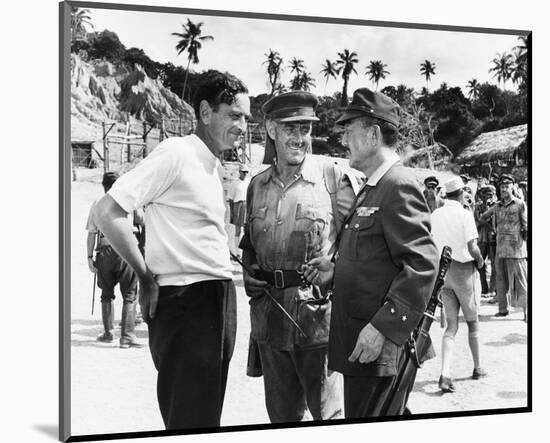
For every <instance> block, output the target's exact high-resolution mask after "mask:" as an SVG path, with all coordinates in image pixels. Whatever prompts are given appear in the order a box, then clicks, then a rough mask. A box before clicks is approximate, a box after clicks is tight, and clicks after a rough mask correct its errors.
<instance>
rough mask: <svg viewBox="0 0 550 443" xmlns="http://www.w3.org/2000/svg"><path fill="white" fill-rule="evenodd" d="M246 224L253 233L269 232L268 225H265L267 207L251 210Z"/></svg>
mask: <svg viewBox="0 0 550 443" xmlns="http://www.w3.org/2000/svg"><path fill="white" fill-rule="evenodd" d="M248 224H249V225H250V229H251V231H252V232H253V233H262V232H267V231H269V224H268V223H267V206H266V207H263V208H258V209H254V210H252V211H251V213H250V216H249V218H248Z"/></svg>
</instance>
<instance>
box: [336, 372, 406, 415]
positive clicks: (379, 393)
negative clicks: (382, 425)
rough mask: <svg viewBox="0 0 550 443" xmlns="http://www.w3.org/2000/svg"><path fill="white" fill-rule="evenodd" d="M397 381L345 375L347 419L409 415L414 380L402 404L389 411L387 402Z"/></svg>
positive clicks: (391, 378) (387, 378)
mask: <svg viewBox="0 0 550 443" xmlns="http://www.w3.org/2000/svg"><path fill="white" fill-rule="evenodd" d="M395 381H396V378H395V377H374V376H373V377H368V376H359V377H352V376H347V375H344V411H345V413H346V418H363V417H381V416H384V415H409V414H410V413H411V412H410V411H409V409H408V408H407V407H406V404H407V400H408V398H409V394H410V392H411V390H412V387H413V385H414V380H413V382H412V383H411V385H410V386H408V387H407V389H406V393H407V395H406V396H405V397H404V398H403V399H402V404H400V405H398V406H396V405H393V407H392V408H391V409H392V410H391V411H389V412H387V411H388V409H387V408H388V406H387V405H386V401H387V400H388V396H389V394H390V392H391V390H392V389H393V387H394V383H395Z"/></svg>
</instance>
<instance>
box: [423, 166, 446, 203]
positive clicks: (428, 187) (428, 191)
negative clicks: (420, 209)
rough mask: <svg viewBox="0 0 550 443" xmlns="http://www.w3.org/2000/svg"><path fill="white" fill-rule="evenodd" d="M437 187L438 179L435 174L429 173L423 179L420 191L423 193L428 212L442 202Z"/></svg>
mask: <svg viewBox="0 0 550 443" xmlns="http://www.w3.org/2000/svg"><path fill="white" fill-rule="evenodd" d="M438 187H439V180H438V179H437V178H436V177H435V176H433V175H430V176H429V177H426V179H425V180H424V190H423V191H422V193H423V194H424V198H425V199H426V202H427V203H428V207H429V208H430V212H433V211H434V210H436V209H437V208H440V207H441V206H443V204H444V201H443V199H442V198H441V197H440V196H439V195H438V194H439V191H438Z"/></svg>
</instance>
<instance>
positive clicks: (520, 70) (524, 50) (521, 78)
mask: <svg viewBox="0 0 550 443" xmlns="http://www.w3.org/2000/svg"><path fill="white" fill-rule="evenodd" d="M518 39H519V41H520V42H521V44H520V45H518V46H515V47H514V51H515V52H514V63H513V67H512V82H513V83H514V84H518V89H519V90H520V91H521V90H524V89H525V87H526V85H527V70H528V53H529V42H528V40H527V39H528V37H527V36H520V37H518Z"/></svg>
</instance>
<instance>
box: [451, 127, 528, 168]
mask: <svg viewBox="0 0 550 443" xmlns="http://www.w3.org/2000/svg"><path fill="white" fill-rule="evenodd" d="M526 160H527V125H518V126H512V127H510V128H506V129H500V130H498V131H491V132H484V133H483V134H481V135H479V136H478V137H477V138H476V139H475V140H474V141H473V142H472V143H470V144H469V145H468V146H467V147H466V148H465V149H464V150H463V151H462V153H461V154H460V155H459V156H458V157H457V158H456V162H457V163H459V164H461V165H464V166H467V167H472V166H481V165H483V164H493V163H496V164H499V165H500V166H503V165H504V164H515V165H522V164H525V163H526Z"/></svg>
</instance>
